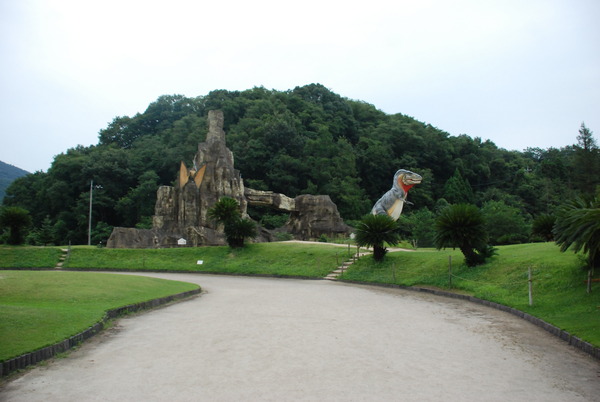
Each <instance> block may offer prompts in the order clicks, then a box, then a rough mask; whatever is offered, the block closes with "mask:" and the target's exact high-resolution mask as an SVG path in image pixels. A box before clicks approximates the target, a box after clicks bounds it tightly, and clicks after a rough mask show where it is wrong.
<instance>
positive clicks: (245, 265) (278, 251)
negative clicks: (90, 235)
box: [64, 243, 353, 278]
mask: <svg viewBox="0 0 600 402" xmlns="http://www.w3.org/2000/svg"><path fill="white" fill-rule="evenodd" d="M352 251H353V250H352ZM347 254H348V252H347V249H346V248H344V247H336V246H333V245H328V244H323V245H321V244H297V243H258V244H248V245H247V246H246V247H244V248H242V249H231V248H229V247H227V246H222V247H194V248H171V249H107V248H103V249H98V248H87V247H82V248H79V247H75V248H73V249H72V251H71V256H70V257H69V259H68V260H67V262H66V263H65V265H64V267H65V268H67V269H108V270H132V271H136V270H143V271H186V272H213V273H221V274H237V275H280V276H298V277H312V278H322V277H324V276H325V275H327V274H328V273H329V272H331V271H333V270H334V269H335V268H336V266H337V264H338V262H339V263H340V264H341V262H342V259H347V258H348V257H347ZM199 260H201V261H202V264H201V265H200V264H198V261H199Z"/></svg>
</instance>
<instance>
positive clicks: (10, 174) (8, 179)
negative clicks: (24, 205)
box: [0, 161, 29, 203]
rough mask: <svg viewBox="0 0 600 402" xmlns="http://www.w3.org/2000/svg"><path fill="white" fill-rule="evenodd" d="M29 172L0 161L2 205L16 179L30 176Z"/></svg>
mask: <svg viewBox="0 0 600 402" xmlns="http://www.w3.org/2000/svg"><path fill="white" fill-rule="evenodd" d="M28 174H29V172H28V171H26V170H23V169H19V168H18V167H16V166H13V165H9V164H8V163H4V162H2V161H0V203H2V200H3V199H4V194H6V189H7V188H8V186H9V185H10V183H12V182H13V181H14V180H15V179H18V178H19V177H22V176H25V175H28Z"/></svg>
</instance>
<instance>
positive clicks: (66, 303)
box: [0, 271, 197, 361]
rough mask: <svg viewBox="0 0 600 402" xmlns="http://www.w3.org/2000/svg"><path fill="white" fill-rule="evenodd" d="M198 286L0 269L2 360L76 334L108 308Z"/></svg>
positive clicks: (109, 276) (74, 273)
mask: <svg viewBox="0 0 600 402" xmlns="http://www.w3.org/2000/svg"><path fill="white" fill-rule="evenodd" d="M196 288H197V285H194V284H190V283H184V282H177V281H166V280H160V279H155V278H145V277H136V276H128V275H112V274H96V273H82V272H55V271H54V272H53V271H0V322H1V325H0V361H2V360H6V359H9V358H12V357H15V356H19V355H21V354H23V353H26V352H29V351H32V350H36V349H38V348H42V347H45V346H48V345H51V344H54V343H56V342H59V341H61V340H63V339H66V338H68V337H70V336H72V335H75V334H77V333H79V332H81V331H83V330H85V329H86V328H88V327H90V326H91V325H93V324H94V323H96V322H98V321H100V320H101V319H102V317H103V316H104V313H105V311H107V310H110V309H113V308H117V307H121V306H125V305H129V304H133V303H139V302H143V301H147V300H152V299H155V298H159V297H165V296H169V295H173V294H177V293H181V292H185V291H188V290H192V289H196Z"/></svg>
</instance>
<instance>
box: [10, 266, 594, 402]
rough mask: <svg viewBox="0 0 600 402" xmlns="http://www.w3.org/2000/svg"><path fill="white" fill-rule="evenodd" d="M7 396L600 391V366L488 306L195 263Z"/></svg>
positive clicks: (450, 397) (582, 394) (583, 397)
mask: <svg viewBox="0 0 600 402" xmlns="http://www.w3.org/2000/svg"><path fill="white" fill-rule="evenodd" d="M149 275H150V276H154V277H160V278H168V279H176V280H184V281H189V282H195V283H199V284H200V285H202V286H203V288H204V289H205V290H206V293H205V294H203V295H202V296H200V297H196V298H194V299H192V300H189V301H185V302H181V303H178V304H173V305H170V306H167V307H164V308H161V309H158V310H155V311H152V312H148V313H144V314H140V315H137V316H132V317H127V318H123V319H121V320H119V321H118V323H117V325H116V326H115V327H114V328H113V329H111V330H108V331H106V332H104V333H103V334H101V335H99V336H97V337H96V338H93V339H92V340H90V341H89V342H88V343H86V344H84V345H83V346H82V347H81V348H80V349H79V350H77V351H75V352H72V353H70V354H69V355H68V356H67V357H66V358H63V359H57V360H55V361H53V362H51V363H49V364H47V365H45V366H42V367H38V368H35V369H33V370H31V371H29V372H27V373H26V374H24V375H22V376H20V377H18V378H15V379H13V380H12V381H9V382H8V383H6V384H4V385H3V386H2V387H1V388H0V401H28V402H34V401H61V402H66V401H78V402H80V401H239V400H244V401H298V400H302V401H503V402H504V401H528V402H530V401H570V402H574V401H598V400H599V399H600V378H599V376H600V363H599V362H598V361H596V360H593V359H592V358H591V357H589V356H587V355H585V354H583V353H582V352H579V351H578V350H575V349H573V348H571V347H569V346H568V345H567V344H566V343H564V342H562V341H559V340H558V339H556V338H554V337H552V336H550V335H548V334H547V333H546V332H544V331H543V330H541V329H539V328H537V327H534V326H533V325H531V324H529V323H528V322H526V321H524V320H521V319H518V318H516V317H513V316H511V315H509V314H505V313H502V312H500V311H496V310H493V309H490V308H486V307H484V306H479V305H474V304H470V303H468V302H464V301H459V300H452V299H446V298H442V297H437V296H434V295H423V294H419V293H415V292H410V291H402V290H395V289H380V288H375V287H366V286H355V285H348V284H343V283H339V282H332V281H323V280H321V281H302V280H285V279H263V278H242V277H227V276H208V275H193V274H149Z"/></svg>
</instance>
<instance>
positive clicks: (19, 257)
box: [0, 246, 62, 269]
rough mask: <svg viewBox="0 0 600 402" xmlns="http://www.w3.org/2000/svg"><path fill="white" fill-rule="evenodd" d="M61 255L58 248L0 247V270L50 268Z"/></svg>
mask: <svg viewBox="0 0 600 402" xmlns="http://www.w3.org/2000/svg"><path fill="white" fill-rule="evenodd" d="M61 254H62V251H61V249H60V247H24V246H16V247H15V246H0V268H21V269H36V268H52V267H55V266H56V263H57V262H58V259H59V258H60V256H61Z"/></svg>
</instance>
